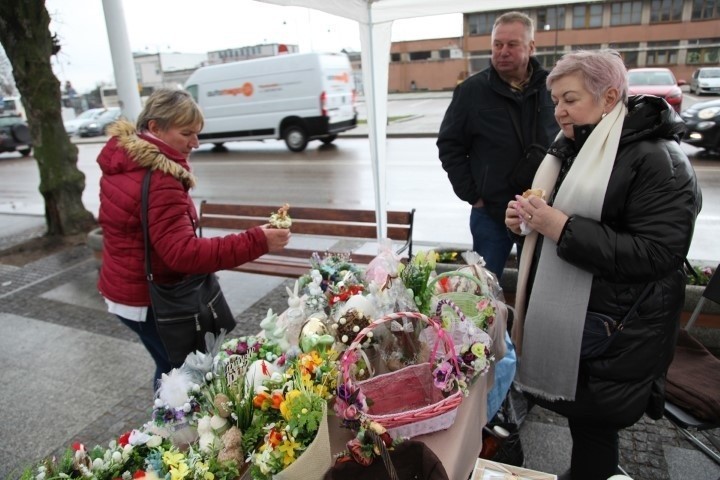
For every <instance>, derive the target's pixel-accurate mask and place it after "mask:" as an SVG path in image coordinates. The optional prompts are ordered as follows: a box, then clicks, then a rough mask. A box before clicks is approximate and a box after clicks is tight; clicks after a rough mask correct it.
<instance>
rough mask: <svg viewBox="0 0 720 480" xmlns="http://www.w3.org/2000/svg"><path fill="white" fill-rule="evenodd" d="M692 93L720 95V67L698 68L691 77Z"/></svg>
mask: <svg viewBox="0 0 720 480" xmlns="http://www.w3.org/2000/svg"><path fill="white" fill-rule="evenodd" d="M690 93H697V94H698V95H702V94H703V93H714V94H719V95H720V67H703V68H698V69H697V70H695V71H694V72H693V74H692V78H691V79H690Z"/></svg>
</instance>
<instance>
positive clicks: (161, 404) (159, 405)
mask: <svg viewBox="0 0 720 480" xmlns="http://www.w3.org/2000/svg"><path fill="white" fill-rule="evenodd" d="M162 406H163V401H162V400H160V399H159V398H156V399H155V408H162Z"/></svg>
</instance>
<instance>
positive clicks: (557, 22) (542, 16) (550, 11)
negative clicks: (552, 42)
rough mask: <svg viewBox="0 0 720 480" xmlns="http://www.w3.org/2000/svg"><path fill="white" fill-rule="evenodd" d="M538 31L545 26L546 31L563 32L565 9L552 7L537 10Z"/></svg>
mask: <svg viewBox="0 0 720 480" xmlns="http://www.w3.org/2000/svg"><path fill="white" fill-rule="evenodd" d="M535 24H536V25H537V28H538V30H542V29H544V28H545V27H546V26H547V30H564V29H565V7H560V6H557V5H556V6H554V7H545V8H538V10H537V22H536V23H535Z"/></svg>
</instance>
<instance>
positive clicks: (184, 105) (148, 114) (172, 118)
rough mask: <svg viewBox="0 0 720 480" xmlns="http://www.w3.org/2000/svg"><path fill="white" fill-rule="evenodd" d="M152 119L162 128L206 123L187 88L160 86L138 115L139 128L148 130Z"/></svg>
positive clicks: (137, 123)
mask: <svg viewBox="0 0 720 480" xmlns="http://www.w3.org/2000/svg"><path fill="white" fill-rule="evenodd" d="M150 120H155V122H157V126H158V128H159V129H160V130H168V129H169V128H172V127H187V126H199V127H200V128H201V129H202V127H203V125H204V124H205V120H204V118H203V115H202V112H200V107H198V105H197V103H195V100H193V98H192V96H190V94H189V93H188V92H186V91H185V90H174V89H171V88H159V89H157V90H155V91H154V92H153V93H152V94H151V95H150V96H149V97H148V99H147V102H145V107H144V108H143V109H142V112H140V115H139V116H138V119H137V122H136V125H137V128H138V130H140V131H145V130H148V129H149V127H148V124H149V123H150Z"/></svg>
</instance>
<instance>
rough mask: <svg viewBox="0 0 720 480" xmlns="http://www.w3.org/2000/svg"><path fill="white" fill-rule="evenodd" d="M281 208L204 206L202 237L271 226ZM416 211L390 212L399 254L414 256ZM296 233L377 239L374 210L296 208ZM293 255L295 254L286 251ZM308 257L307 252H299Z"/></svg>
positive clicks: (293, 209)
mask: <svg viewBox="0 0 720 480" xmlns="http://www.w3.org/2000/svg"><path fill="white" fill-rule="evenodd" d="M276 210H277V207H272V206H267V205H239V204H219V203H208V202H207V201H205V200H203V202H202V203H201V204H200V235H201V236H202V229H203V228H216V229H221V230H241V231H242V230H247V229H248V228H252V227H256V226H259V225H263V224H266V223H268V219H269V218H270V214H272V213H273V212H275V211H276ZM414 215H415V209H412V210H410V211H407V212H403V211H388V212H387V237H388V238H390V239H392V240H394V241H397V242H403V244H404V245H403V246H402V248H400V249H399V250H397V253H401V252H404V251H405V250H407V253H408V256H412V230H413V218H414ZM290 218H292V227H291V230H292V232H293V234H304V235H320V236H331V237H348V238H367V239H374V238H376V237H377V223H376V221H375V211H374V210H345V209H336V208H314V207H296V206H292V207H291V208H290ZM285 250H286V253H287V254H288V255H290V256H293V251H292V250H290V249H285ZM298 255H303V256H304V255H306V252H304V251H303V252H302V253H298Z"/></svg>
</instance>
